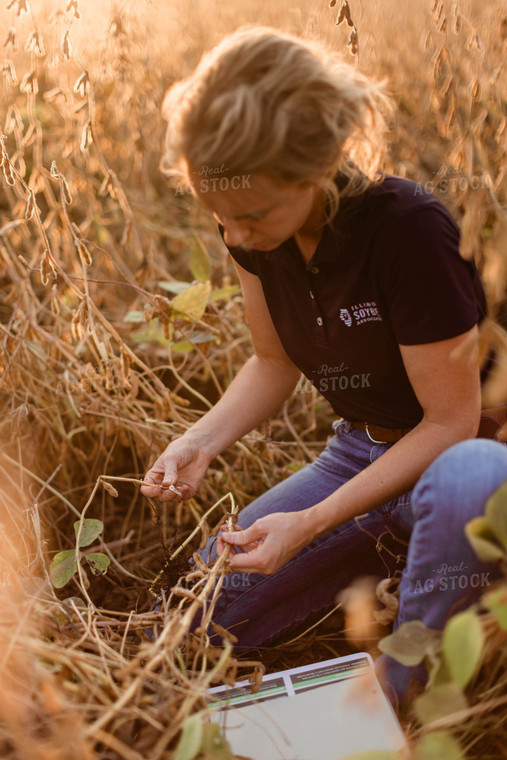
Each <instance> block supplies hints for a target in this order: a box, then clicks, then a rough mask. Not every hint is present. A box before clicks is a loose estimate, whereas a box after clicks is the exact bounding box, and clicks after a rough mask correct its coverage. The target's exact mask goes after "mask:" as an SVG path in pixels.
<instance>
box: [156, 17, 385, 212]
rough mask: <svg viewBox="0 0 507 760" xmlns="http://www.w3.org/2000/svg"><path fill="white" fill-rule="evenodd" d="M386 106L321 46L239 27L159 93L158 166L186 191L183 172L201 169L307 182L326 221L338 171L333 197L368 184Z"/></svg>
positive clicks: (333, 206) (379, 90) (334, 204)
mask: <svg viewBox="0 0 507 760" xmlns="http://www.w3.org/2000/svg"><path fill="white" fill-rule="evenodd" d="M390 110H391V104H390V100H389V98H388V97H387V95H386V94H385V92H384V89H383V85H382V84H378V83H374V82H372V81H370V80H369V79H367V77H365V76H364V75H363V74H361V73H359V72H358V71H357V70H356V69H355V68H354V67H352V66H350V65H349V64H347V63H345V62H344V61H343V60H342V59H341V57H340V56H339V55H338V54H336V53H335V52H333V51H330V50H328V49H326V48H325V47H324V46H323V45H322V44H320V43H317V42H315V41H310V40H303V39H299V38H298V37H294V36H292V35H290V34H286V33H283V32H280V31H278V30H275V29H270V28H267V27H254V28H251V27H248V28H246V27H243V28H241V29H239V30H237V31H236V32H234V33H233V34H231V35H229V36H227V37H225V38H224V39H223V40H222V41H221V42H220V43H219V44H218V45H217V46H216V47H215V48H213V49H212V50H211V51H210V52H208V53H206V54H205V55H204V56H203V57H202V59H201V61H200V63H199V65H198V66H197V68H196V70H195V71H194V73H193V74H191V75H190V76H189V77H187V78H186V79H184V80H182V81H179V82H177V83H175V84H174V85H173V86H172V87H171V88H170V89H169V91H168V93H167V94H166V97H165V99H164V103H163V108H162V113H163V116H164V118H165V119H166V120H167V122H168V126H167V133H166V143H165V153H164V155H163V158H162V162H161V169H162V171H163V172H164V173H166V174H173V175H174V174H178V175H179V176H180V177H181V176H183V177H184V179H185V180H186V182H187V183H189V184H190V185H191V184H192V183H191V177H190V176H189V173H191V172H195V171H196V170H197V171H198V170H199V169H200V167H203V166H204V167H206V169H207V170H211V171H213V170H215V171H218V172H220V173H221V174H228V175H234V174H238V175H241V174H243V175H245V174H246V175H251V174H254V173H256V172H257V173H263V174H266V175H268V176H270V177H272V178H275V179H278V180H281V181H284V182H294V183H300V182H307V181H314V182H316V183H318V184H319V185H320V186H321V187H322V189H323V190H324V192H325V195H326V197H327V199H328V202H329V207H330V209H329V216H330V217H332V216H333V215H334V213H336V210H337V209H338V203H339V194H338V190H337V187H336V184H335V182H334V181H333V178H334V177H335V176H336V175H337V174H338V173H341V174H342V179H344V180H345V182H344V183H343V182H342V184H344V187H343V188H342V189H341V190H340V195H357V194H359V193H362V192H364V190H365V189H366V188H367V186H368V185H369V184H370V183H371V182H372V181H373V180H374V179H375V176H376V173H377V171H378V168H379V165H380V160H381V158H382V153H383V148H384V140H383V135H384V130H385V116H386V115H387V113H388V112H389V111H390ZM319 175H320V176H319Z"/></svg>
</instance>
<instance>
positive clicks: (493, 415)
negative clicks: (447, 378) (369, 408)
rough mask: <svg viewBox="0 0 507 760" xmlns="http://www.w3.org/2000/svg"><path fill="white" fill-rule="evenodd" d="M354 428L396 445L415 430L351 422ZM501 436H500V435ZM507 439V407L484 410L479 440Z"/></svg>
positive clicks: (378, 440)
mask: <svg viewBox="0 0 507 760" xmlns="http://www.w3.org/2000/svg"><path fill="white" fill-rule="evenodd" d="M350 424H351V425H352V427H353V428H355V429H356V430H362V431H363V433H366V435H367V436H368V438H369V439H370V441H372V443H396V442H397V441H399V440H400V439H401V438H403V436H404V435H406V434H407V433H409V432H410V431H411V430H412V429H413V428H387V427H382V425H373V424H371V423H370V422H351V423H350ZM499 434H500V435H499ZM506 437H507V405H506V404H502V405H501V406H497V407H494V408H492V409H483V410H482V415H481V424H480V427H479V431H478V433H477V438H492V439H497V440H498V439H500V440H505V439H506Z"/></svg>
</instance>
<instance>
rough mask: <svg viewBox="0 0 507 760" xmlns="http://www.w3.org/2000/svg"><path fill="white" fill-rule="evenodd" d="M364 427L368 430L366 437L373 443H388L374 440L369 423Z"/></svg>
mask: <svg viewBox="0 0 507 760" xmlns="http://www.w3.org/2000/svg"><path fill="white" fill-rule="evenodd" d="M364 427H365V429H366V435H367V436H368V438H369V439H370V441H371V442H372V443H387V441H377V440H376V438H374V437H373V436H372V434H371V433H370V428H369V427H368V423H367V422H365V423H364Z"/></svg>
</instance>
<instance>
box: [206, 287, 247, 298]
mask: <svg viewBox="0 0 507 760" xmlns="http://www.w3.org/2000/svg"><path fill="white" fill-rule="evenodd" d="M238 293H241V288H240V287H239V285H229V286H228V287H226V288H218V290H213V291H212V293H211V295H210V301H222V300H223V301H228V300H229V298H232V296H237V295H238Z"/></svg>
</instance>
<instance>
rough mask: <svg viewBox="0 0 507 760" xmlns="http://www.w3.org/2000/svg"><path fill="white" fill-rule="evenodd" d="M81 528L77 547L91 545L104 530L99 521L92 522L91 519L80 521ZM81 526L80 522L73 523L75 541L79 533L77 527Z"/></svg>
mask: <svg viewBox="0 0 507 760" xmlns="http://www.w3.org/2000/svg"><path fill="white" fill-rule="evenodd" d="M82 522H83V527H82V528H81V534H80V536H79V546H80V547H83V546H89V545H90V544H92V543H93V542H94V541H95V539H96V538H98V537H99V536H100V534H101V533H102V531H103V530H104V525H103V523H102V522H101V521H100V520H94V519H93V518H87V519H85V520H83V521H82ZM80 525H81V520H77V521H76V522H75V523H74V532H75V534H76V539H77V536H78V533H79V526H80Z"/></svg>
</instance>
